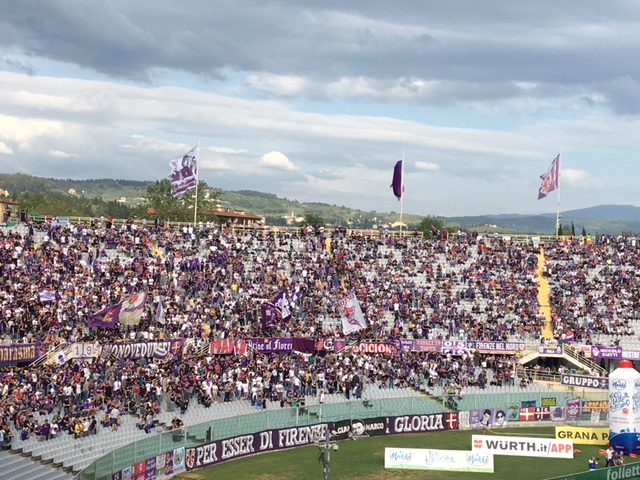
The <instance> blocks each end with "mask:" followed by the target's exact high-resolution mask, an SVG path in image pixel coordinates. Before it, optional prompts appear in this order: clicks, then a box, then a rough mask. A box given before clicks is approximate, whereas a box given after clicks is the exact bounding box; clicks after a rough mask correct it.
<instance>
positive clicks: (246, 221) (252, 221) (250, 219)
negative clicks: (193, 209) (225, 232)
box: [202, 209, 264, 227]
mask: <svg viewBox="0 0 640 480" xmlns="http://www.w3.org/2000/svg"><path fill="white" fill-rule="evenodd" d="M202 213H203V214H213V215H215V216H216V217H218V218H219V219H220V220H222V221H224V222H231V223H232V224H233V225H237V226H240V227H250V226H252V225H264V217H261V216H260V215H254V214H253V213H247V212H236V211H234V210H230V209H216V210H212V211H206V212H205V211H203V212H202Z"/></svg>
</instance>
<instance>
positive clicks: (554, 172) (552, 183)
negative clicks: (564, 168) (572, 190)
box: [538, 154, 560, 200]
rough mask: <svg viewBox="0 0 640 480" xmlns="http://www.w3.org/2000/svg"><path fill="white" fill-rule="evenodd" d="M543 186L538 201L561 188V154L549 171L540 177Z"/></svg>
mask: <svg viewBox="0 0 640 480" xmlns="http://www.w3.org/2000/svg"><path fill="white" fill-rule="evenodd" d="M540 178H541V179H542V185H541V186H540V190H538V200H540V199H541V198H544V197H546V196H547V195H548V194H549V193H551V192H553V191H554V190H555V189H556V188H558V187H559V186H560V154H558V156H557V157H556V158H554V159H553V162H551V166H550V167H549V170H547V171H546V172H544V173H543V174H542V175H540Z"/></svg>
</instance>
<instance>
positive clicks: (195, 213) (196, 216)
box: [193, 139, 200, 231]
mask: <svg viewBox="0 0 640 480" xmlns="http://www.w3.org/2000/svg"><path fill="white" fill-rule="evenodd" d="M199 163H200V139H198V144H197V145H196V195H195V200H194V205H193V230H194V231H195V229H196V220H197V219H198V183H199V182H198V176H199V175H200V165H199Z"/></svg>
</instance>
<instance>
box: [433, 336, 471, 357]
mask: <svg viewBox="0 0 640 480" xmlns="http://www.w3.org/2000/svg"><path fill="white" fill-rule="evenodd" d="M466 351H467V342H465V341H462V340H460V341H451V340H445V341H443V342H442V349H441V350H440V353H442V354H445V355H446V354H449V353H450V354H451V355H462V354H463V353H464V352H466Z"/></svg>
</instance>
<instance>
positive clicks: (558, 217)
mask: <svg viewBox="0 0 640 480" xmlns="http://www.w3.org/2000/svg"><path fill="white" fill-rule="evenodd" d="M561 163H562V149H560V153H559V154H558V188H557V190H558V196H557V204H556V237H557V236H558V232H559V231H560V219H561V217H560V164H561ZM563 233H564V232H563Z"/></svg>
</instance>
